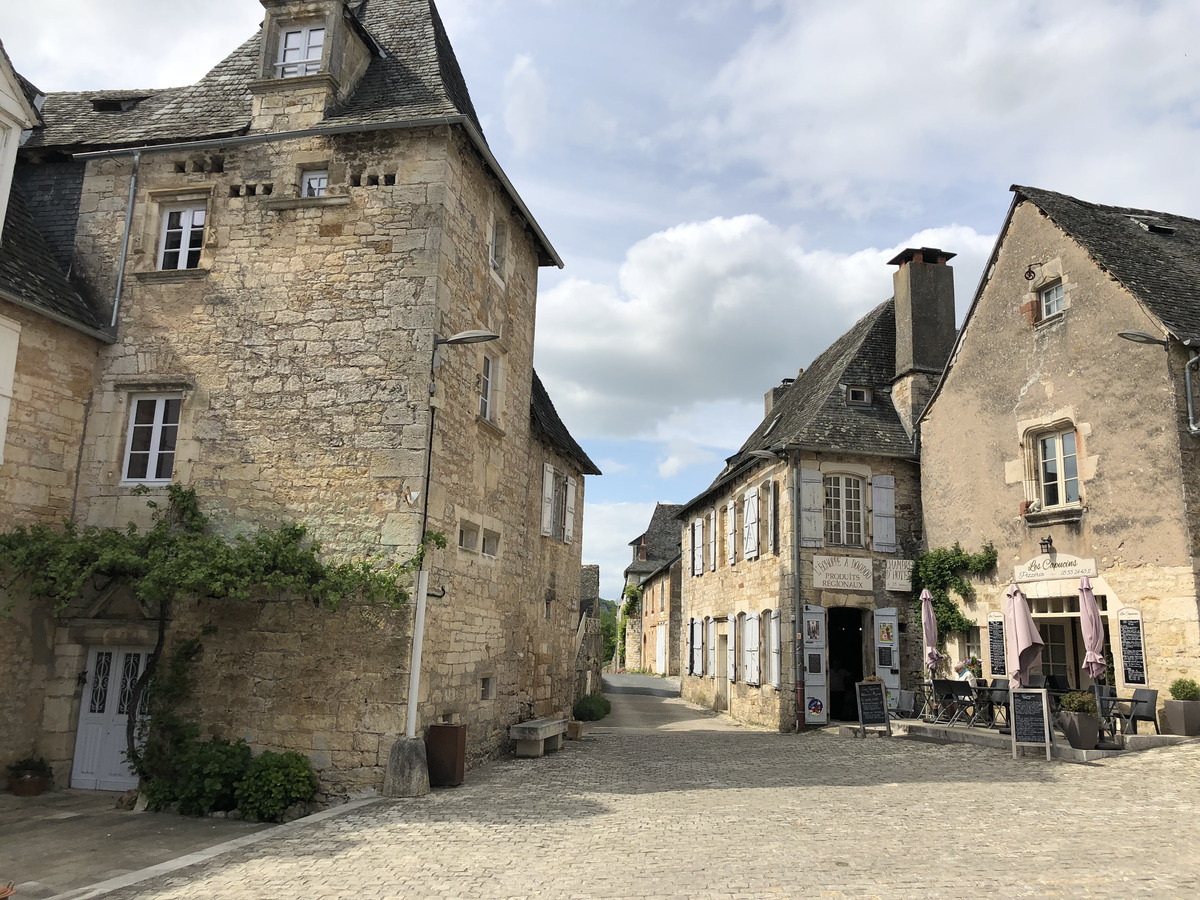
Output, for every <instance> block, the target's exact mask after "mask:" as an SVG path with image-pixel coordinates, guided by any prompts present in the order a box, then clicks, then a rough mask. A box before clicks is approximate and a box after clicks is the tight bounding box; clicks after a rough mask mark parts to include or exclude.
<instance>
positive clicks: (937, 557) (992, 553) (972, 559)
mask: <svg viewBox="0 0 1200 900" xmlns="http://www.w3.org/2000/svg"><path fill="white" fill-rule="evenodd" d="M996 560H997V553H996V548H995V547H993V546H992V544H991V542H990V541H989V542H987V543H985V544H984V545H983V548H982V549H981V550H980V551H979V552H978V553H968V552H967V551H966V550H964V549H963V548H962V547H961V546H960V545H959V543H958V542H957V541H955V542H954V546H953V547H951V548H949V549H946V548H945V547H939V548H937V549H935V550H926V551H924V552H922V553H920V554H918V555H917V558H916V560H915V561H914V562H913V571H912V589H913V605H914V606H915V607H916V609H917V615H918V617H919V616H920V608H921V591H922V590H923V589H928V590H929V593H930V594H932V595H933V611H934V615H935V616H936V617H937V627H938V637H939V639H942V640H944V638H945V636H946V635H948V634H950V633H959V634H962V633H965V632H966V631H967V629H969V628H975V627H976V626H977V624H978V623H976V622H974V621H972V620H971V619H968V618H967V617H966V616H965V615H963V612H962V610H961V609H960V608H959V606H958V604H957V603H955V602H954V600H953V599H951V597H950V592H951V591H953V592H954V593H955V594H957V595H958V596H959V597H961V598H962V599H963V600H970V599H971V598H972V596H973V595H974V593H975V591H974V589H973V588H972V587H971V582H970V581H968V580H967V576H968V575H975V576H979V577H982V576H984V575H987V574H989V573H991V572H993V571H995V569H996Z"/></svg>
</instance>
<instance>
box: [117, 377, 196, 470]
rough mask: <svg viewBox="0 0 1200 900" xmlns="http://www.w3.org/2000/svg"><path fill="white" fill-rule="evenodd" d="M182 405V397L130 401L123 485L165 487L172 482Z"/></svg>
mask: <svg viewBox="0 0 1200 900" xmlns="http://www.w3.org/2000/svg"><path fill="white" fill-rule="evenodd" d="M182 405H183V395H182V394H141V395H136V396H133V397H131V398H130V410H129V432H128V436H127V439H126V443H125V466H124V469H123V471H124V473H125V474H124V477H123V478H122V481H124V482H126V483H137V484H165V483H167V482H169V481H170V480H171V473H172V472H173V471H174V469H175V443H176V439H177V438H178V435H179V409H180V407H181V406H182Z"/></svg>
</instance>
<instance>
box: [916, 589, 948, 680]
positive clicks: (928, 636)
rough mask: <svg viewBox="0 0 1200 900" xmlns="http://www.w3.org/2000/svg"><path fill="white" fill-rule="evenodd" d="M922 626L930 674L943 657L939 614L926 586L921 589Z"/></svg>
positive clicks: (926, 662) (926, 661) (931, 675)
mask: <svg viewBox="0 0 1200 900" xmlns="http://www.w3.org/2000/svg"><path fill="white" fill-rule="evenodd" d="M921 627H922V629H923V630H924V632H925V665H926V666H928V667H929V675H930V677H931V678H932V677H933V670H934V669H936V668H937V667H938V665H939V664H940V663H941V661H942V659H943V657H942V654H940V653H938V650H937V639H938V633H937V616H936V615H935V614H934V612H933V594H931V593H929V589H928V588H925V589H924V590H922V591H921Z"/></svg>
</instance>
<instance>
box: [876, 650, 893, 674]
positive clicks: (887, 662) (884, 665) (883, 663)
mask: <svg viewBox="0 0 1200 900" xmlns="http://www.w3.org/2000/svg"><path fill="white" fill-rule="evenodd" d="M894 665H895V663H894V662H893V661H892V648H891V647H880V648H879V668H881V669H890V668H892V666H894Z"/></svg>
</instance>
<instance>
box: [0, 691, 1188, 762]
mask: <svg viewBox="0 0 1200 900" xmlns="http://www.w3.org/2000/svg"><path fill="white" fill-rule="evenodd" d="M1192 683H1193V684H1195V682H1192ZM8 774H9V777H11V778H24V777H25V776H26V775H33V776H36V777H40V778H53V777H54V769H53V768H51V766H50V763H48V762H46V757H44V756H27V757H25V758H24V759H18V760H17V761H16V762H15V763H10V764H9V766H8Z"/></svg>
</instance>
